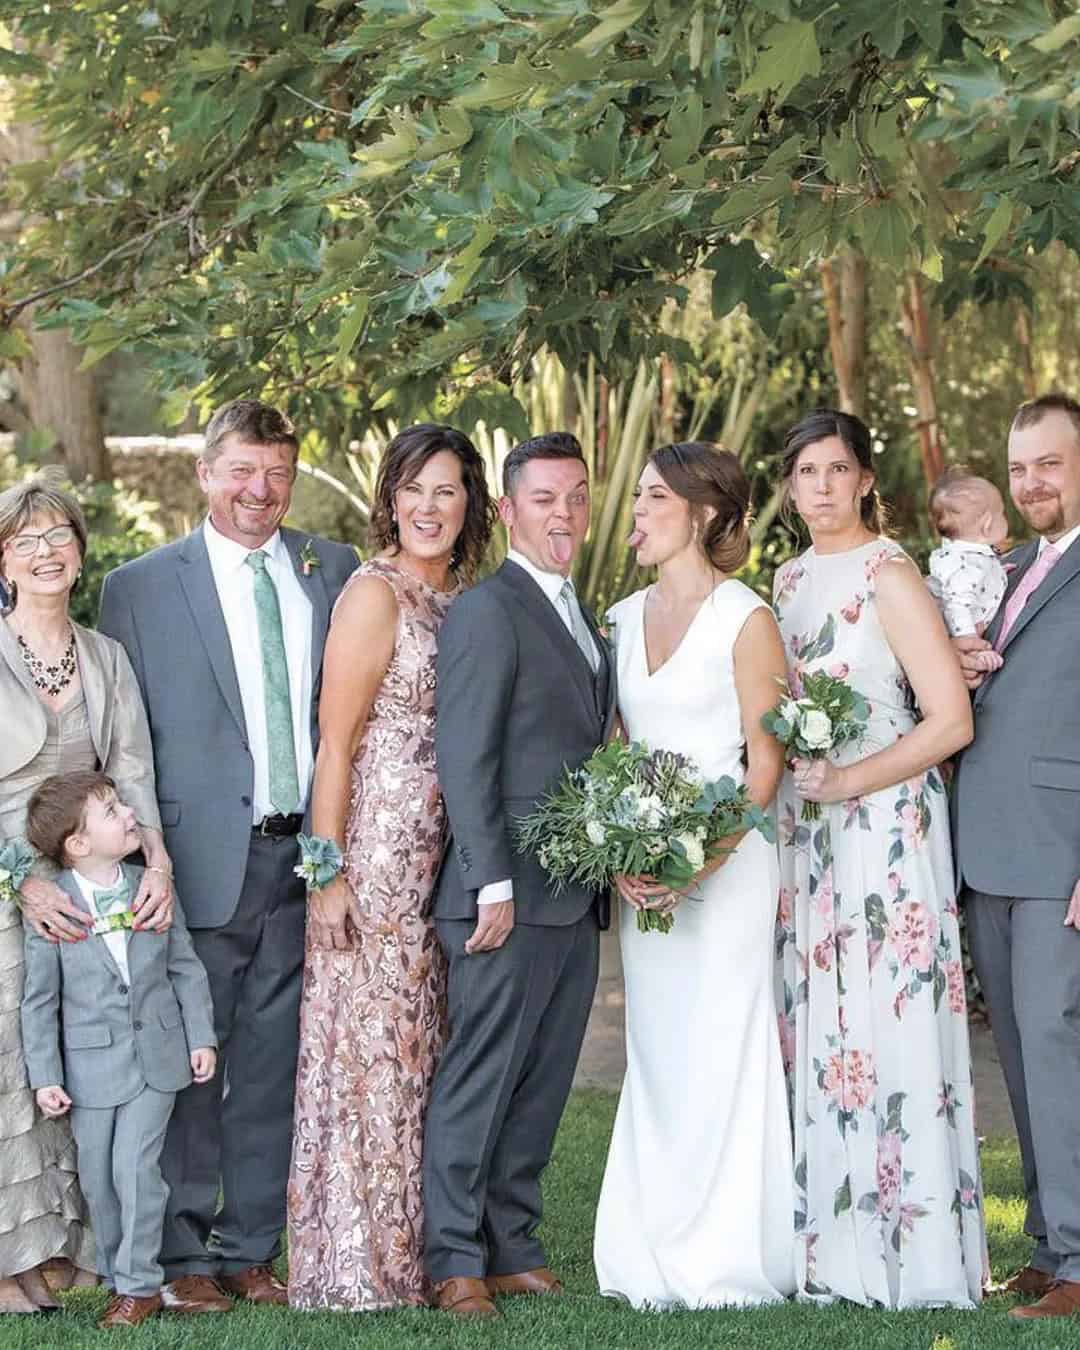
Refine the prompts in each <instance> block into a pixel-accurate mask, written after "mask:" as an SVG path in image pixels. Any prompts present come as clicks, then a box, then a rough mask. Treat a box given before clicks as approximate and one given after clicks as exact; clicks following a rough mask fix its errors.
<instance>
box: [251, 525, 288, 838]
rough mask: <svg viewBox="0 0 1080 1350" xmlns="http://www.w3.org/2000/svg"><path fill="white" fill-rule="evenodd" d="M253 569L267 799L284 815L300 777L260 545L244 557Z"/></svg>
mask: <svg viewBox="0 0 1080 1350" xmlns="http://www.w3.org/2000/svg"><path fill="white" fill-rule="evenodd" d="M244 561H245V562H246V563H247V565H248V566H249V567H250V568H251V570H252V571H253V572H254V573H255V616H256V618H257V619H258V621H259V646H260V647H261V649H262V668H263V700H264V702H265V704H266V740H267V750H268V752H269V755H270V802H271V804H272V805H273V806H274V807H276V808H277V810H278V811H280V812H281V814H282V815H283V816H287V815H289V814H291V813H292V812H293V811H295V810H296V809H297V808H298V807H299V805H300V780H299V777H298V775H297V772H296V750H295V747H294V745H293V719H292V702H291V700H290V698H289V665H288V662H287V661H286V659H285V635H284V633H283V631H282V627H281V606H280V605H279V604H278V594H277V588H276V587H275V586H274V582H273V578H272V577H271V576H270V573H269V572H268V571H267V570H266V554H265V553H263V551H262V550H261V549H257V550H256V551H255V552H254V553H249V554H248V555H247V557H246V558H245V559H244Z"/></svg>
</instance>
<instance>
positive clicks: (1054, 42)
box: [1031, 14, 1080, 52]
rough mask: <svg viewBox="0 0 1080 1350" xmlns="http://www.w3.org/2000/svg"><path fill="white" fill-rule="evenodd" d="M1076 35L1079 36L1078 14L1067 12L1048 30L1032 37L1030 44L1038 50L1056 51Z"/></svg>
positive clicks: (1079, 16) (1079, 15)
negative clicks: (1039, 35) (1067, 13)
mask: <svg viewBox="0 0 1080 1350" xmlns="http://www.w3.org/2000/svg"><path fill="white" fill-rule="evenodd" d="M1077 37H1080V14H1069V15H1067V16H1066V17H1065V18H1064V19H1061V20H1059V22H1057V23H1056V24H1054V26H1053V28H1051V29H1050V31H1049V32H1047V33H1043V34H1042V36H1041V37H1037V38H1032V40H1031V45H1032V46H1033V47H1034V48H1035V49H1036V50H1037V51H1040V52H1056V51H1058V50H1060V48H1062V47H1064V46H1065V44H1066V43H1067V42H1072V40H1073V39H1074V38H1077Z"/></svg>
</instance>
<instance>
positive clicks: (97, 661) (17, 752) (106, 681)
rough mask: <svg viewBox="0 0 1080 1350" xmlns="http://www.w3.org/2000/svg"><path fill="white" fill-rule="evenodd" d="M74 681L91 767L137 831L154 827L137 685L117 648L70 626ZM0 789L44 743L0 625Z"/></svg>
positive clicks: (41, 720)
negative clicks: (130, 814) (93, 760)
mask: <svg viewBox="0 0 1080 1350" xmlns="http://www.w3.org/2000/svg"><path fill="white" fill-rule="evenodd" d="M71 628H72V632H73V633H74V635H75V653H76V656H77V658H78V662H79V679H80V680H81V681H82V688H83V694H84V696H85V698H86V713H87V718H88V720H89V723H90V739H91V740H92V742H93V745H94V752H95V754H96V755H97V758H98V763H99V764H100V766H101V769H102V771H103V772H104V773H107V774H108V775H109V777H110V778H112V779H113V781H114V782H115V783H116V790H117V792H118V793H119V794H120V797H121V798H122V800H123V801H124V802H126V803H127V805H128V806H130V807H132V808H133V810H134V811H135V816H136V818H137V819H138V821H139V824H140V825H146V826H148V827H149V828H150V829H154V830H157V829H160V828H161V821H160V820H159V819H158V808H157V798H156V796H155V793H154V756H153V751H152V749H151V746H150V732H149V729H148V727H147V725H146V713H145V712H144V710H143V704H142V697H141V696H140V694H139V686H138V685H137V684H136V682H135V676H134V675H133V674H132V670H131V663H130V662H129V661H128V658H127V654H126V653H125V651H124V649H123V647H121V646H120V644H119V643H117V642H113V641H112V639H111V638H107V637H105V636H104V635H103V634H101V633H95V632H94V631H93V629H90V628H83V627H82V625H81V624H77V623H73V624H72V625H71ZM0 709H2V710H3V725H4V732H3V735H2V736H0V783H2V782H3V781H4V779H5V778H7V777H8V775H9V774H13V773H17V772H18V771H19V770H20V769H24V768H25V767H26V766H27V765H28V764H29V763H30V762H31V760H33V759H34V757H35V756H36V755H37V754H38V752H39V751H40V750H41V747H42V746H43V745H44V744H45V737H46V733H47V731H48V723H47V720H46V714H45V705H44V704H43V703H42V701H41V699H40V698H39V697H38V695H37V692H36V690H35V689H34V683H33V681H32V680H31V679H30V676H29V674H28V673H27V670H26V662H25V661H24V660H23V659H22V655H21V653H20V651H19V647H18V643H17V642H16V640H15V635H14V634H13V633H12V631H11V629H10V628H9V627H8V625H7V624H6V623H0ZM48 871H49V874H50V875H51V873H52V869H51V868H49V869H48Z"/></svg>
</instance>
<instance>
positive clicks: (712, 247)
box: [0, 0, 1080, 425]
mask: <svg viewBox="0 0 1080 1350" xmlns="http://www.w3.org/2000/svg"><path fill="white" fill-rule="evenodd" d="M4 16H8V17H10V18H16V19H17V20H18V22H19V25H20V32H21V33H22V34H23V35H24V37H26V39H27V40H28V41H29V43H30V48H31V50H30V52H29V53H26V54H20V53H15V52H8V53H6V54H5V53H2V52H0V60H2V61H3V66H4V68H5V69H6V70H7V71H8V73H9V74H13V75H19V76H21V77H23V78H24V79H25V81H26V85H27V87H28V89H29V90H30V93H29V95H28V112H29V113H30V114H32V115H33V116H34V117H36V118H37V119H39V121H40V123H41V124H42V126H43V127H44V128H45V131H46V134H47V136H48V138H49V140H50V143H51V144H52V146H53V147H54V149H55V153H56V156H57V164H60V163H62V164H63V165H64V171H63V172H62V173H60V172H57V173H49V172H45V171H41V170H39V169H32V170H31V171H30V172H22V173H18V172H17V174H16V183H17V185H18V187H19V188H20V189H21V191H22V193H23V204H24V206H25V208H26V209H27V210H33V211H34V212H36V213H38V215H39V217H40V224H38V225H37V226H36V227H35V228H34V229H33V230H32V231H31V232H29V234H28V235H27V236H25V237H24V238H23V240H22V241H21V245H20V249H19V251H18V252H17V253H15V254H14V255H12V256H11V257H9V259H8V260H7V262H6V264H5V265H4V266H3V267H2V268H0V324H3V323H6V324H9V325H10V324H11V323H13V322H14V321H15V320H16V319H17V318H18V317H19V316H20V315H21V314H22V313H24V312H25V311H26V309H28V308H29V307H30V306H37V307H38V308H37V311H36V312H37V314H38V322H39V323H41V322H43V321H44V322H47V323H55V324H57V325H70V326H72V327H73V328H74V331H75V332H76V334H77V336H78V337H79V339H80V340H81V341H83V342H85V343H87V344H88V345H89V349H90V352H91V353H92V354H93V355H103V354H104V353H106V352H108V351H110V350H113V349H114V348H116V347H117V346H119V345H121V344H127V345H128V346H129V347H133V348H135V349H137V350H140V351H142V352H144V353H146V354H147V355H148V356H149V358H150V359H151V360H152V362H153V364H154V366H155V368H156V370H157V371H158V372H159V375H160V378H161V379H162V381H163V383H164V384H165V386H166V387H168V388H170V389H172V390H175V391H177V400H178V403H184V402H186V401H187V399H188V398H189V397H190V396H191V394H192V393H193V392H194V391H196V390H200V389H201V390H202V391H203V392H204V393H206V394H209V393H211V392H212V393H213V394H214V395H215V396H221V395H223V394H227V393H232V392H238V391H240V390H251V389H253V388H260V387H265V388H267V389H269V390H272V391H273V392H274V393H275V394H276V395H277V396H279V397H287V398H289V399H290V400H291V401H292V402H293V404H294V406H295V407H296V408H297V410H301V409H303V410H304V411H307V412H308V413H314V414H316V415H318V414H319V411H320V406H321V407H322V408H323V409H325V408H327V407H329V405H330V403H331V402H332V401H333V400H336V399H339V398H340V394H341V389H342V386H348V387H349V389H350V390H351V396H352V397H354V398H357V399H359V400H360V401H361V402H362V403H364V404H365V406H394V407H395V408H397V409H399V410H400V411H401V412H403V413H404V412H409V411H412V410H414V409H415V408H417V407H419V406H428V407H430V406H433V405H437V400H438V398H439V396H440V392H442V393H443V394H444V401H443V403H442V404H441V406H442V407H443V408H444V409H445V408H447V406H448V405H447V403H446V402H445V391H446V390H447V389H449V390H451V391H453V396H454V397H457V398H461V399H465V400H467V401H469V406H470V409H471V410H472V411H474V412H484V411H486V412H487V414H488V415H489V416H490V417H491V418H493V419H498V420H502V421H503V422H505V423H508V424H510V425H513V424H514V423H515V422H516V423H520V422H521V421H522V418H521V415H520V410H518V409H516V408H515V406H513V404H512V401H511V400H510V397H509V394H508V386H509V377H510V376H511V374H512V373H513V372H514V371H516V370H519V369H521V368H522V367H523V366H524V364H525V362H526V361H527V359H528V358H529V357H530V356H531V355H532V353H533V352H535V351H536V350H537V349H538V348H539V347H540V346H541V345H544V344H546V345H547V346H548V347H550V348H552V349H553V350H555V351H556V352H558V353H559V354H560V355H561V356H562V357H563V358H564V360H565V361H566V363H567V364H568V365H569V366H571V367H576V366H577V365H579V364H580V361H581V359H582V358H583V357H584V356H585V355H589V354H592V355H595V356H596V357H597V359H598V360H599V362H600V363H601V365H602V367H603V368H604V369H606V370H608V371H611V372H617V371H618V370H619V369H625V368H628V367H629V366H630V365H631V364H632V363H633V362H634V361H636V359H637V358H638V357H639V356H641V355H642V354H650V353H659V352H660V351H665V352H666V353H667V354H668V355H669V356H671V357H673V358H674V359H675V360H676V361H678V360H679V358H680V356H681V355H683V353H682V352H681V351H680V349H679V347H678V344H677V343H674V342H673V340H672V339H671V338H670V337H667V336H665V335H664V334H663V333H662V331H661V329H660V327H659V324H658V322H657V319H658V315H659V313H660V310H661V308H662V306H663V304H664V302H665V301H667V300H669V299H670V298H672V297H674V298H675V299H676V301H677V300H678V299H679V298H680V297H681V296H682V294H683V291H682V289H681V287H682V284H683V282H684V280H685V278H686V277H687V276H688V275H689V274H690V273H691V271H692V270H693V269H695V268H697V267H700V266H704V267H705V268H706V269H708V271H709V272H710V273H711V274H712V276H713V278H714V281H713V304H714V309H715V312H716V313H717V314H721V313H725V312H727V311H728V310H730V309H731V308H732V307H733V306H734V305H736V304H738V303H739V302H741V301H745V302H746V304H747V306H748V307H749V309H750V312H751V313H752V314H753V315H754V317H755V318H756V319H757V320H758V322H759V323H761V324H762V325H763V326H764V327H765V328H766V329H768V330H772V329H775V326H776V324H777V323H778V322H779V320H780V316H781V315H782V313H783V310H784V306H785V303H786V302H787V300H788V299H789V295H790V292H789V289H788V287H787V285H786V269H788V268H791V267H796V266H800V265H803V264H805V263H807V262H817V261H820V260H821V259H828V258H830V257H832V256H834V255H835V254H837V253H838V251H841V250H842V249H844V248H848V247H850V248H854V249H856V250H857V251H858V253H859V254H860V255H861V256H863V257H865V258H867V259H868V260H869V262H870V263H871V265H873V266H876V267H879V268H880V267H884V268H887V269H892V270H894V271H895V272H896V274H897V276H898V278H900V277H903V276H910V274H912V273H918V274H921V275H923V276H926V277H928V278H931V279H935V280H936V279H940V278H945V279H946V280H947V281H948V280H951V279H952V278H953V277H954V276H955V275H956V274H963V275H964V276H965V277H966V276H967V275H968V274H974V273H977V272H978V271H980V270H983V269H986V268H987V267H988V266H991V265H992V266H994V267H1001V266H1008V265H1012V266H1016V267H1022V266H1024V264H1025V260H1026V259H1027V257H1028V256H1029V255H1030V253H1031V252H1032V251H1041V250H1042V249H1044V248H1045V247H1046V246H1047V245H1048V244H1049V243H1050V242H1051V241H1052V240H1054V239H1060V240H1063V241H1064V242H1065V243H1066V244H1067V245H1068V246H1069V247H1071V248H1073V249H1080V182H1078V178H1077V164H1078V162H1080V148H1078V147H1080V137H1078V117H1080V86H1078V84H1077V73H1076V72H1077V70H1078V69H1080V60H1078V57H1080V16H1077V15H1076V14H1075V13H1074V12H1072V7H1071V6H1068V5H1065V4H1063V3H1059V0H889V3H881V0H844V3H842V4H836V3H835V2H834V0H616V2H615V3H613V4H611V5H610V6H608V7H607V8H605V9H602V10H599V11H598V10H597V9H596V7H595V6H593V5H592V4H591V3H590V2H589V0H536V2H534V3H525V2H524V0H367V2H366V3H363V4H358V3H351V2H343V0H318V3H311V2H310V0H278V2H276V3H256V2H255V0H156V3H154V4H153V5H151V4H150V3H149V0H148V3H147V5H146V6H140V5H132V4H130V3H121V2H120V0H117V2H115V3H108V2H107V0H71V2H70V3H68V4H66V5H62V6H60V5H52V6H42V5H40V4H38V3H37V0H0V18H2V17H4ZM37 46H40V49H41V50H48V51H50V52H52V53H53V58H52V59H51V60H49V61H47V62H46V61H43V60H38V59H36V58H35V56H34V54H33V53H34V50H35V48H36V47H37ZM765 241H768V247H767V248H766V246H765ZM908 284H910V283H908ZM49 306H51V307H52V308H51V311H50V312H48V313H47V315H46V317H45V318H44V319H42V313H43V307H44V308H45V309H46V310H48V307H49ZM305 405H307V406H306V407H305ZM460 411H461V410H459V412H460Z"/></svg>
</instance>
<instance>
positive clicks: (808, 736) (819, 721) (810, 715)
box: [801, 708, 833, 750]
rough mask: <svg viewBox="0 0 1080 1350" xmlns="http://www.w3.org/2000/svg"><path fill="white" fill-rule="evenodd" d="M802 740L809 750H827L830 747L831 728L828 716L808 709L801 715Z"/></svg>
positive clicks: (817, 709)
mask: <svg viewBox="0 0 1080 1350" xmlns="http://www.w3.org/2000/svg"><path fill="white" fill-rule="evenodd" d="M801 731H802V738H803V740H804V741H805V742H806V744H807V745H808V746H809V747H810V749H811V750H827V749H828V748H829V746H830V745H832V737H833V726H832V723H831V722H830V721H829V718H828V714H827V713H823V712H822V711H821V709H820V708H810V709H808V710H807V711H806V712H804V713H803V715H802V724H801Z"/></svg>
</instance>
